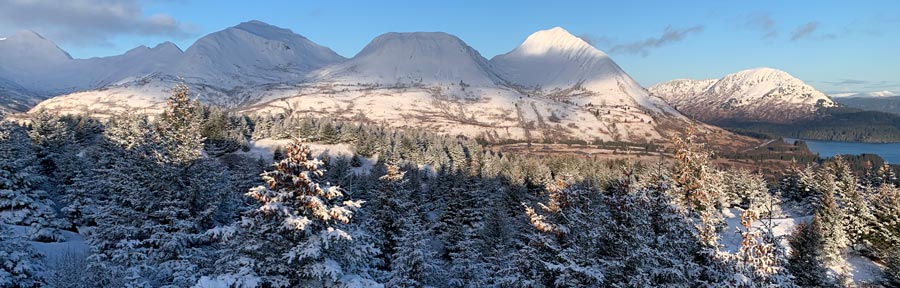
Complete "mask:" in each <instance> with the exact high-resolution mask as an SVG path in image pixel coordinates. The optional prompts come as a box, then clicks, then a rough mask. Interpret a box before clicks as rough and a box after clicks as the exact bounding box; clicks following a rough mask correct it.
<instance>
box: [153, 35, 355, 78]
mask: <svg viewBox="0 0 900 288" xmlns="http://www.w3.org/2000/svg"><path fill="white" fill-rule="evenodd" d="M341 61H344V57H341V56H340V55H338V54H337V53H335V52H334V51H332V50H331V49H328V48H326V47H323V46H321V45H318V44H316V43H314V42H312V41H310V40H309V39H306V38H305V37H303V36H300V35H297V34H295V33H294V32H292V31H291V30H288V29H284V28H279V27H276V26H272V25H269V24H266V23H263V22H260V21H249V22H244V23H241V24H239V25H237V26H234V27H230V28H227V29H225V30H222V31H218V32H214V33H212V34H209V35H206V36H204V37H202V38H200V39H199V40H197V42H195V43H194V44H193V45H191V47H189V48H188V49H187V50H186V51H185V53H184V57H183V58H182V59H181V61H180V62H179V63H178V65H177V67H173V68H172V69H171V71H168V72H169V73H168V74H170V75H177V76H183V77H184V78H185V80H186V81H188V82H195V83H203V84H204V85H212V86H216V87H220V88H225V89H232V88H234V87H237V86H243V87H249V86H255V85H260V84H268V83H281V82H298V81H301V80H303V79H304V78H305V77H306V75H307V73H309V72H310V71H313V70H315V69H319V68H322V67H324V66H327V65H330V64H334V63H338V62H341Z"/></svg>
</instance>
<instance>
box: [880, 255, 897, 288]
mask: <svg viewBox="0 0 900 288" xmlns="http://www.w3.org/2000/svg"><path fill="white" fill-rule="evenodd" d="M888 253H889V254H888V255H887V259H885V269H884V275H885V282H887V283H885V284H887V285H889V286H893V287H898V286H900V250H897V249H892V250H891V251H889V252H888Z"/></svg>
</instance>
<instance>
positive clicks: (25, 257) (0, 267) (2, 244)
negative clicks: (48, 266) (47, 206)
mask: <svg viewBox="0 0 900 288" xmlns="http://www.w3.org/2000/svg"><path fill="white" fill-rule="evenodd" d="M44 270H45V269H44V265H43V255H41V254H40V253H38V252H35V251H34V249H32V248H31V245H30V244H28V243H26V242H25V241H22V239H21V238H19V237H17V236H16V235H15V234H14V233H13V232H12V230H11V229H9V228H7V227H6V225H5V224H3V223H0V287H42V286H43V284H44V279H42V277H41V275H42V273H43V272H44Z"/></svg>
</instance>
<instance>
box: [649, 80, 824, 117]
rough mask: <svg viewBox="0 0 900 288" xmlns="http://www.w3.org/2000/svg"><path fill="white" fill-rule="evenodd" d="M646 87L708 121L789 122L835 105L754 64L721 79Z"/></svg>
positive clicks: (803, 85) (800, 84)
mask: <svg viewBox="0 0 900 288" xmlns="http://www.w3.org/2000/svg"><path fill="white" fill-rule="evenodd" d="M649 90H650V91H651V92H652V93H653V94H654V95H656V96H659V97H662V98H663V99H665V100H666V101H667V102H668V103H669V104H670V105H672V106H674V107H675V108H677V109H678V110H679V111H681V112H682V113H685V114H687V115H690V116H693V117H695V118H697V119H699V120H703V121H707V122H710V123H718V124H728V123H734V122H767V123H790V122H794V121H797V120H802V119H809V118H811V117H813V116H814V114H815V112H816V110H818V108H821V107H832V106H834V105H835V103H834V101H832V100H831V98H829V97H828V96H827V95H825V93H822V92H819V91H818V90H816V89H815V88H813V87H812V86H809V85H807V84H806V83H804V82H803V81H802V80H800V79H797V78H795V77H794V76H791V75H790V74H788V73H787V72H784V71H781V70H778V69H772V68H766V67H763V68H756V69H748V70H743V71H740V72H737V73H733V74H728V75H726V76H725V77H722V78H721V79H709V80H690V79H679V80H672V81H669V82H664V83H659V84H656V85H653V86H652V87H650V88H649Z"/></svg>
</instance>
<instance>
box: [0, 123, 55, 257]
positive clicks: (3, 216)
mask: <svg viewBox="0 0 900 288" xmlns="http://www.w3.org/2000/svg"><path fill="white" fill-rule="evenodd" d="M37 159H38V158H37V156H35V147H33V146H32V143H31V140H30V139H29V138H28V136H27V135H26V134H25V131H24V129H22V127H19V126H17V125H14V124H11V123H0V221H2V222H3V223H7V224H12V225H23V226H31V230H30V231H31V232H30V233H29V234H30V236H29V237H30V238H31V239H32V240H37V241H43V242H53V241H59V240H62V236H61V235H60V234H59V231H57V228H62V227H65V226H66V223H64V221H61V220H60V219H58V218H57V217H56V212H55V211H54V210H53V205H54V204H53V201H52V200H50V197H49V195H48V193H47V192H46V191H44V190H41V189H40V188H39V185H41V184H43V183H44V182H45V181H46V178H45V177H44V176H42V175H41V174H40V171H39V170H40V169H39V168H38V166H37V165H36V164H37Z"/></svg>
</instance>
